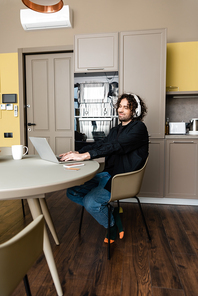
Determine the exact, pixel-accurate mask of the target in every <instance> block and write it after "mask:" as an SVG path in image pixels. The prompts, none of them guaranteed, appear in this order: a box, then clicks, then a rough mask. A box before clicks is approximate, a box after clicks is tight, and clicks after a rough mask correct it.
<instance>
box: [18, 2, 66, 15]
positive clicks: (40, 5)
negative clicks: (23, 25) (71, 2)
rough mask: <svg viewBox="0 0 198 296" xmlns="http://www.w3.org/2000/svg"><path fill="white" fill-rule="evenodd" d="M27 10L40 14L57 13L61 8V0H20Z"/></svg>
mask: <svg viewBox="0 0 198 296" xmlns="http://www.w3.org/2000/svg"><path fill="white" fill-rule="evenodd" d="M22 2H23V4H25V6H27V7H28V8H30V9H32V10H34V11H37V12H42V13H52V12H57V11H59V10H60V9H61V8H62V7H63V1H62V0H34V1H30V0H22Z"/></svg>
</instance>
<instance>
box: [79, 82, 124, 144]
mask: <svg viewBox="0 0 198 296" xmlns="http://www.w3.org/2000/svg"><path fill="white" fill-rule="evenodd" d="M115 86H116V87H115ZM117 90H118V85H117V84H116V85H115V83H112V84H110V83H108V82H86V83H80V84H78V91H77V95H76V97H77V101H76V103H75V131H76V136H75V149H76V150H79V148H81V147H82V145H83V146H84V145H86V144H88V143H90V142H94V141H97V140H100V139H102V138H104V137H105V136H107V135H108V133H109V131H110V129H111V128H112V127H113V126H116V125H117V124H118V116H117V112H116V107H115V103H116V102H117V98H118V91H117ZM80 136H83V137H82V138H83V139H82V140H81V141H79V140H78V139H77V137H78V138H79V137H80ZM82 141H83V143H82ZM85 142H86V143H85Z"/></svg>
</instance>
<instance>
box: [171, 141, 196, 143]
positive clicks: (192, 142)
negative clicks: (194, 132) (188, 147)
mask: <svg viewBox="0 0 198 296" xmlns="http://www.w3.org/2000/svg"><path fill="white" fill-rule="evenodd" d="M173 143H175V144H193V143H194V141H173Z"/></svg>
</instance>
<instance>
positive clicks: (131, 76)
mask: <svg viewBox="0 0 198 296" xmlns="http://www.w3.org/2000/svg"><path fill="white" fill-rule="evenodd" d="M119 37H120V39H119V92H120V93H123V92H132V93H135V94H137V95H139V96H140V97H141V98H142V99H143V100H144V101H145V103H146V105H147V107H148V114H147V116H146V117H145V124H146V125H147V128H148V131H149V134H150V136H151V137H152V138H164V127H165V93H166V29H156V30H145V31H131V32H121V33H120V36H119Z"/></svg>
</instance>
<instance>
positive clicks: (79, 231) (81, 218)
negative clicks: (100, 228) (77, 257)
mask: <svg viewBox="0 0 198 296" xmlns="http://www.w3.org/2000/svg"><path fill="white" fill-rule="evenodd" d="M83 214H84V207H82V212H81V217H80V225H79V230H78V234H80V233H81V227H82V220H83Z"/></svg>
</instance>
